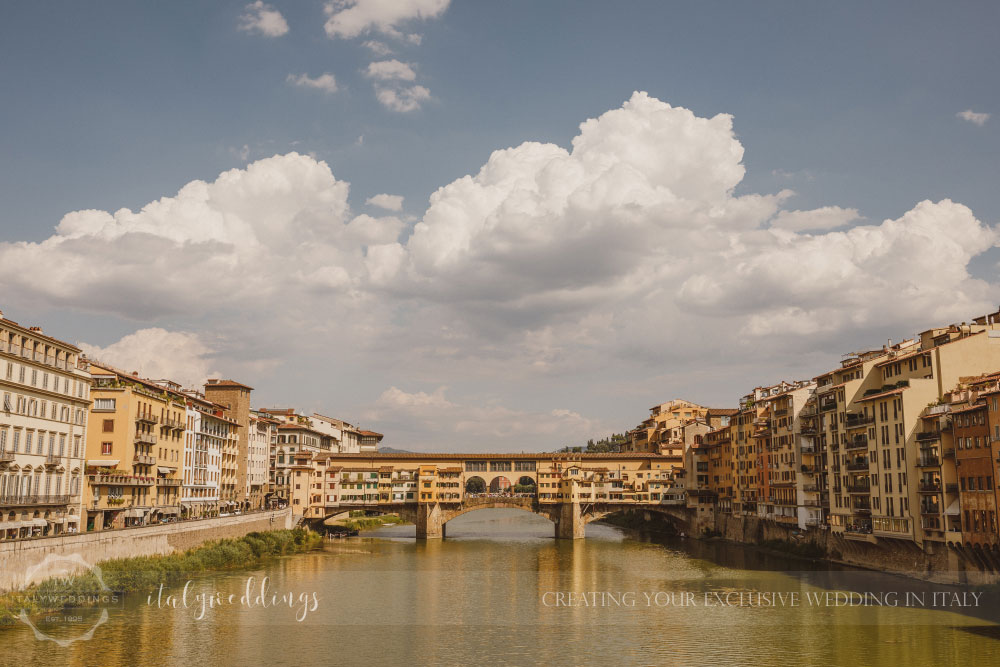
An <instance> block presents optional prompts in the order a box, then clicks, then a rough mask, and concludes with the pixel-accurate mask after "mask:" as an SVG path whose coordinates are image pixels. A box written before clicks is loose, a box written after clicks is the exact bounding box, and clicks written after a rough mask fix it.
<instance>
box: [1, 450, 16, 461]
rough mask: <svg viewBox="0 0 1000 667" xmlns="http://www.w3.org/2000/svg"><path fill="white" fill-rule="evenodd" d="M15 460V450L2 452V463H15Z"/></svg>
mask: <svg viewBox="0 0 1000 667" xmlns="http://www.w3.org/2000/svg"><path fill="white" fill-rule="evenodd" d="M13 462H14V452H7V451H3V452H0V463H13Z"/></svg>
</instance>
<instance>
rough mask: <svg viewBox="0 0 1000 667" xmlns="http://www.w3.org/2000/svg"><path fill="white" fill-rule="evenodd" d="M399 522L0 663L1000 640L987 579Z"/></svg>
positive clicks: (471, 655)
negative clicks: (946, 583) (944, 578)
mask: <svg viewBox="0 0 1000 667" xmlns="http://www.w3.org/2000/svg"><path fill="white" fill-rule="evenodd" d="M413 535H414V527H413V526H389V527H385V528H382V529H380V530H377V531H373V532H370V533H366V534H364V535H362V536H361V537H358V538H348V539H341V540H336V541H331V542H329V543H327V545H326V546H325V547H324V548H323V550H321V551H317V552H314V553H310V554H304V555H297V556H289V557H285V558H280V559H275V560H273V561H271V562H269V563H268V564H267V566H266V567H264V568H262V569H260V570H258V571H253V572H229V573H225V574H222V575H212V576H201V577H198V578H195V579H193V580H192V582H191V583H190V584H189V585H188V587H187V595H186V598H185V597H184V590H183V589H182V588H181V587H179V586H178V587H175V588H173V589H170V590H165V591H163V592H151V594H150V595H149V596H146V595H136V596H131V597H130V598H129V599H128V600H126V601H125V602H124V603H122V604H115V605H110V607H109V608H108V610H107V611H108V615H107V621H106V622H105V623H103V624H101V625H100V626H99V627H97V629H96V630H95V631H94V633H93V637H92V638H91V639H89V640H88V639H80V640H78V641H75V642H73V643H71V644H69V645H68V646H65V647H63V646H59V645H57V644H56V643H54V642H52V641H42V640H39V639H37V638H36V637H35V634H34V633H33V632H32V630H31V629H30V628H28V627H27V626H23V625H20V624H17V625H16V626H15V627H12V628H7V629H4V630H2V631H0V655H2V656H4V659H3V661H2V664H21V665H25V664H27V665H46V666H49V665H57V664H59V665H62V664H67V665H119V664H121V665H131V664H138V665H144V666H152V665H168V664H186V665H194V664H221V665H257V664H266V665H313V664H328V665H382V664H392V665H394V664H408V665H414V666H422V665H476V664H483V665H515V664H516V665H532V664H552V665H581V664H600V665H632V664H635V665H650V664H656V665H659V664H681V665H688V664H698V665H731V664H741V665H743V664H750V665H831V664H832V665H852V666H853V665H876V666H888V667H897V666H900V665H906V666H911V665H946V664H995V663H993V660H994V659H995V656H996V655H997V654H998V651H1000V628H998V626H996V625H995V623H994V622H993V621H994V619H995V618H997V612H996V606H997V601H996V600H995V599H993V598H995V597H996V596H997V595H1000V594H996V593H983V594H981V597H980V600H979V606H978V607H963V608H958V607H954V606H948V607H941V608H932V607H931V606H930V605H931V603H932V602H933V601H934V599H935V596H934V594H935V593H953V592H954V591H955V590H956V589H951V588H948V587H943V586H931V585H926V584H921V583H919V582H915V581H911V580H907V579H903V578H900V577H896V576H892V575H883V574H877V573H868V572H859V571H851V570H834V571H831V570H829V569H827V568H818V567H817V568H815V569H809V568H807V567H806V565H804V562H803V561H796V560H792V559H787V558H783V557H778V556H772V555H766V554H762V553H760V552H758V551H755V550H753V549H749V548H745V547H742V546H739V545H733V544H726V543H718V542H717V543H704V542H699V541H697V540H690V539H688V540H684V539H679V538H660V537H656V536H653V537H650V536H643V535H640V534H637V533H634V532H632V531H626V530H622V529H619V528H616V527H613V526H608V525H603V524H591V525H589V526H588V527H587V538H586V539H585V540H577V541H573V542H569V541H562V540H555V539H553V538H552V524H551V523H549V522H548V521H547V520H545V519H544V518H541V517H538V516H535V515H531V514H527V513H524V512H520V511H517V510H482V511H479V512H472V513H469V514H466V515H463V516H461V517H459V518H457V519H455V520H453V521H452V522H451V523H449V524H448V538H447V539H445V540H443V541H437V542H434V541H431V542H422V543H421V542H416V541H415V540H414V539H413ZM249 577H253V580H252V582H251V589H252V593H251V595H250V596H249V597H248V598H247V600H246V603H245V604H242V603H241V601H240V600H239V597H240V596H241V595H243V594H244V593H245V591H246V590H247V582H248V578H249ZM264 577H267V578H268V589H267V595H265V596H264V597H265V598H270V599H271V600H273V599H274V598H271V597H270V596H272V595H277V596H279V599H278V603H277V604H273V605H270V606H267V607H262V606H261V604H260V600H259V599H255V598H256V596H257V595H258V594H259V593H260V586H259V584H260V581H261V580H262V579H263V578H264ZM838 591H841V592H843V594H842V596H841V598H840V600H841V601H843V602H847V601H848V600H850V599H851V598H849V597H848V596H847V592H850V591H853V592H855V596H856V597H855V598H854V601H855V602H856V603H857V602H858V601H859V599H860V596H861V594H862V593H865V592H867V593H868V594H869V599H868V600H867V602H868V606H837V604H836V603H837V602H838V598H837V596H836V595H835V593H836V592H838ZM285 593H289V594H291V597H290V598H288V599H289V600H290V601H291V602H290V604H285V603H283V602H281V599H280V596H281V595H282V594H285ZM779 593H780V594H781V595H779ZM826 593H830V596H826V597H823V596H824V595H825V594H826ZM907 593H910V598H909V602H910V603H911V604H912V605H914V606H903V603H904V601H905V600H907V598H906V594H907ZM755 594H756V595H755ZM793 594H797V596H796V595H793ZM229 595H232V596H233V598H232V599H231V600H230V599H229V598H228V596H229ZM198 596H201V597H198ZM817 596H819V597H817ZM990 596H992V597H990ZM209 599H212V600H220V599H221V600H222V601H223V603H222V604H221V605H219V606H214V607H212V608H209V607H208V606H207V605H206V606H205V607H203V606H202V604H201V603H202V602H206V601H208V600H209ZM796 599H797V600H798V604H795V600H796ZM876 600H880V601H881V603H882V604H883V605H887V604H890V603H891V602H892V601H893V600H895V601H896V606H875V601H876ZM920 600H923V603H924V604H926V605H927V606H926V607H921V606H919V604H920V602H919V601H920ZM940 601H941V603H942V604H944V603H946V602H947V604H949V605H953V604H954V603H955V601H956V598H953V597H947V598H945V597H943V596H942V597H941V598H940ZM958 601H961V598H958ZM814 602H815V603H814ZM966 602H970V600H969V598H968V596H966ZM185 605H186V606H185ZM300 617H301V620H298V619H299V618H300ZM96 620H99V617H98V616H97V612H96V611H95V612H94V613H93V614H91V615H89V616H88V617H86V618H79V619H74V618H69V619H65V618H64V619H55V621H56V622H55V623H54V624H53V626H52V627H53V629H52V631H51V634H52V636H59V637H61V638H63V639H69V638H76V637H79V636H80V635H81V634H83V632H84V631H86V630H87V629H88V628H90V627H91V626H92V625H93V624H94V622H96ZM47 627H48V626H44V625H43V626H42V629H43V630H44V629H45V628H47ZM56 630H58V632H56Z"/></svg>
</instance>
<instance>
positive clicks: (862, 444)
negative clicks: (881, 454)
mask: <svg viewBox="0 0 1000 667" xmlns="http://www.w3.org/2000/svg"><path fill="white" fill-rule="evenodd" d="M844 449H868V436H866V435H859V436H857V437H855V438H852V439H850V440H848V441H847V442H846V443H845V444H844Z"/></svg>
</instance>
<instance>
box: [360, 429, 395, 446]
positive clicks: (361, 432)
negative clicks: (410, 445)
mask: <svg viewBox="0 0 1000 667" xmlns="http://www.w3.org/2000/svg"><path fill="white" fill-rule="evenodd" d="M358 433H359V434H360V435H374V436H376V437H378V438H382V437H385V436H383V435H382V434H381V433H376V432H375V431H358ZM387 446H388V445H387Z"/></svg>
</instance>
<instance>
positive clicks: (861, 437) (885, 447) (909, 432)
mask: <svg viewBox="0 0 1000 667" xmlns="http://www.w3.org/2000/svg"><path fill="white" fill-rule="evenodd" d="M990 319H991V320H992V318H990ZM981 320H982V321H981V322H978V323H973V324H962V325H952V326H948V327H936V328H934V329H929V330H927V331H924V332H922V333H921V334H920V336H919V337H918V338H916V339H913V340H908V341H904V342H902V343H899V344H896V345H891V346H886V347H885V348H883V349H882V350H880V351H879V350H876V351H872V352H867V353H861V354H858V355H855V356H854V357H852V358H851V359H850V360H848V361H847V362H845V363H844V364H843V365H842V367H841V368H838V369H836V370H834V371H831V372H829V373H826V374H824V375H821V376H819V377H818V378H817V379H816V380H817V385H818V386H817V390H816V391H817V411H818V415H819V418H818V433H819V442H820V443H821V444H822V445H824V446H825V448H826V451H827V454H828V456H829V458H830V462H831V465H830V471H829V476H830V479H829V486H830V489H831V505H830V524H831V527H832V530H833V531H834V532H837V533H841V534H843V535H844V536H845V537H847V538H849V539H854V540H860V541H867V542H877V541H879V540H883V539H897V540H907V541H914V542H916V543H917V544H921V545H924V544H925V543H928V544H932V543H934V542H937V541H944V540H945V535H944V533H945V532H946V527H947V526H948V525H949V516H948V512H949V511H957V502H958V495H957V489H956V491H955V492H954V496H953V497H952V496H949V495H948V491H947V490H946V489H948V488H954V487H949V485H952V484H953V483H954V482H955V479H954V477H953V475H954V473H953V472H950V471H952V470H954V469H953V468H952V467H951V466H949V465H948V464H946V463H944V462H945V460H946V459H947V458H948V457H949V456H950V457H954V448H953V447H948V446H946V445H947V444H948V443H947V442H946V440H947V435H943V434H942V429H941V428H940V424H938V423H937V422H938V421H940V419H944V418H946V417H947V416H946V415H945V414H944V411H943V409H941V408H938V407H936V406H937V404H939V403H940V402H941V401H942V399H943V398H944V396H945V394H946V393H947V392H949V391H950V390H951V389H952V388H954V387H956V386H958V384H959V382H960V379H961V378H962V377H963V376H973V375H976V374H979V373H982V372H984V371H990V370H994V369H997V368H1000V325H997V324H994V323H985V322H986V318H981ZM939 412H941V413H942V414H940V415H939V414H938V413H939ZM928 471H934V472H938V471H940V472H939V474H941V475H942V477H941V478H940V480H941V482H942V484H943V488H944V489H945V491H944V492H943V493H942V495H941V496H939V497H938V498H936V499H935V502H933V503H932V502H929V500H928V498H927V497H926V496H925V494H924V493H922V491H921V485H920V482H921V480H923V479H925V478H927V477H928ZM928 548H932V547H928Z"/></svg>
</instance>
